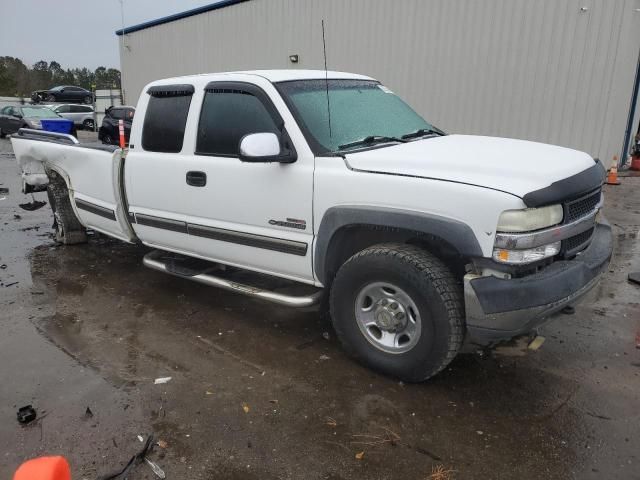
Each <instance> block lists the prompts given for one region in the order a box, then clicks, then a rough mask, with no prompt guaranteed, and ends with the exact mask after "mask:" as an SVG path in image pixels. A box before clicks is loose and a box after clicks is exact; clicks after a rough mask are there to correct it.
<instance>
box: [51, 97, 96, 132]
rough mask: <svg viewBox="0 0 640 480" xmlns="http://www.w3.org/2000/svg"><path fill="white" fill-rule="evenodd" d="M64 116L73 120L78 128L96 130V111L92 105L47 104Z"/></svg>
mask: <svg viewBox="0 0 640 480" xmlns="http://www.w3.org/2000/svg"><path fill="white" fill-rule="evenodd" d="M46 106H47V107H49V108H50V109H51V110H53V111H54V112H56V113H57V114H58V115H60V116H61V117H63V118H66V119H68V120H73V123H74V124H75V126H76V127H77V128H80V127H81V128H84V129H85V130H91V131H94V130H95V128H96V120H95V111H94V109H93V107H92V106H91V105H75V104H71V103H70V104H54V105H46Z"/></svg>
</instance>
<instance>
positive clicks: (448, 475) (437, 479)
mask: <svg viewBox="0 0 640 480" xmlns="http://www.w3.org/2000/svg"><path fill="white" fill-rule="evenodd" d="M454 472H455V470H452V469H451V468H448V469H447V468H444V466H443V465H436V466H435V467H432V468H431V475H429V476H428V477H427V480H453V479H454V477H453V474H454Z"/></svg>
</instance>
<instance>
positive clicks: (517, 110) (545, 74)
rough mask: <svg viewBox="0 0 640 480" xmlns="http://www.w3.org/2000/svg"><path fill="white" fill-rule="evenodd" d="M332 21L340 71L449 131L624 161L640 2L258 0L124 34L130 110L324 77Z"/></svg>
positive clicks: (639, 43) (334, 61)
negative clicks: (160, 92) (377, 86)
mask: <svg viewBox="0 0 640 480" xmlns="http://www.w3.org/2000/svg"><path fill="white" fill-rule="evenodd" d="M323 18H324V19H325V26H326V37H327V57H328V66H329V68H330V69H331V70H342V71H349V72H356V73H363V74H367V75H371V76H373V77H376V78H378V79H379V80H381V81H382V82H383V83H385V84H386V85H387V86H389V87H390V88H392V89H393V90H395V91H396V92H397V93H398V94H400V95H401V96H402V97H403V98H405V99H406V100H407V101H408V102H409V103H410V104H411V105H412V106H414V108H415V109H416V110H417V111H419V112H420V113H421V114H422V115H423V116H424V117H425V118H426V119H427V120H429V121H431V122H433V123H434V124H436V125H438V126H439V127H441V128H443V129H445V130H446V131H448V132H457V133H471V134H481V135H497V136H505V137H513V138H523V139H529V140H536V141H541V142H547V143H553V144H558V145H563V146H567V147H571V148H577V149H580V150H584V151H587V152H588V153H590V154H591V155H593V156H594V157H598V158H601V159H602V160H603V161H604V162H605V163H606V164H608V163H610V162H611V160H612V158H613V157H614V155H619V154H620V152H621V148H622V143H623V139H624V133H625V127H626V122H627V118H628V113H629V107H630V102H631V94H632V87H633V81H634V75H635V70H636V65H637V61H638V52H639V50H640V0H251V1H248V2H244V3H240V4H237V5H233V6H229V7H226V8H223V9H220V10H214V11H211V12H206V13H203V14H200V15H196V16H192V17H188V18H185V19H181V20H177V21H174V22H171V23H167V24H163V25H157V26H154V27H151V28H148V29H145V30H141V31H138V32H133V33H131V34H128V35H126V36H125V39H124V42H123V43H124V45H125V47H124V49H123V50H122V51H121V59H122V68H123V79H124V87H125V93H126V102H127V103H133V104H135V102H136V99H137V96H138V95H139V94H140V92H141V90H142V88H143V86H144V85H145V84H146V83H147V82H149V81H151V80H154V79H158V78H163V77H169V76H175V75H182V74H192V73H205V72H219V71H228V70H240V69H260V68H323V65H324V62H323V56H322V32H321V20H322V19H323ZM290 54H298V55H299V56H300V62H299V63H298V64H291V63H290V62H289V59H288V57H289V55H290ZM635 128H637V126H635Z"/></svg>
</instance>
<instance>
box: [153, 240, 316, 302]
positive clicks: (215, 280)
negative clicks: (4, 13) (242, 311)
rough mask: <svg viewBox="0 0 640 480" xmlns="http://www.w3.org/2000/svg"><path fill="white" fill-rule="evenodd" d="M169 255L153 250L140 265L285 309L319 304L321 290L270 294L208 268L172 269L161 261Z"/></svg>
mask: <svg viewBox="0 0 640 480" xmlns="http://www.w3.org/2000/svg"><path fill="white" fill-rule="evenodd" d="M167 255H171V254H168V253H167V252H163V251H161V250H154V251H153V252H150V253H147V254H146V255H145V256H144V259H143V260H142V264H143V265H144V266H145V267H149V268H152V269H153V270H158V271H159V272H164V273H168V274H169V275H173V276H176V277H180V278H184V279H187V280H193V281H194V282H198V283H203V284H205V285H209V286H211V287H218V288H222V289H224V290H229V291H231V292H236V293H242V294H244V295H248V296H250V297H255V298H260V299H262V300H267V301H269V302H272V303H277V304H279V305H285V306H287V307H295V308H304V307H311V306H314V305H317V304H319V303H320V301H321V299H322V295H323V291H322V290H318V291H317V292H315V293H312V294H310V295H306V296H292V295H284V294H281V293H276V292H271V291H268V290H263V289H260V288H256V287H252V286H251V285H244V284H241V283H237V282H234V281H231V280H228V279H226V278H222V277H219V276H214V275H212V274H211V273H209V271H211V270H213V269H212V268H209V269H208V271H207V270H204V271H202V272H200V273H199V272H197V271H193V272H187V271H184V270H182V271H181V269H177V268H172V267H171V266H170V265H168V262H166V261H163V259H162V257H163V256H167Z"/></svg>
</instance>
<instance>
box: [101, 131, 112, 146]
mask: <svg viewBox="0 0 640 480" xmlns="http://www.w3.org/2000/svg"><path fill="white" fill-rule="evenodd" d="M102 143H106V144H107V145H113V139H112V138H111V135H109V134H108V133H105V134H104V135H103V136H102Z"/></svg>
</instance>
